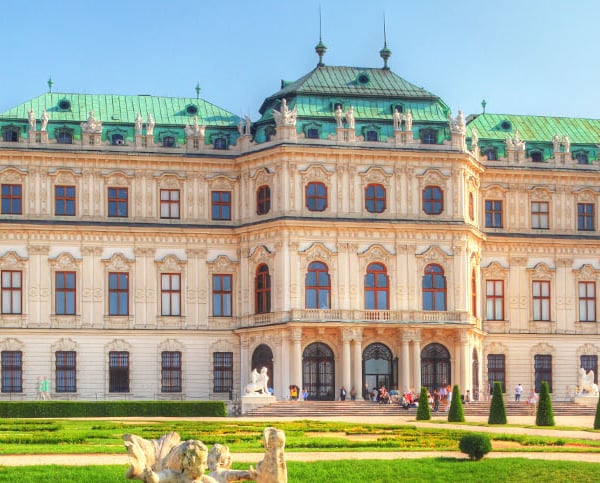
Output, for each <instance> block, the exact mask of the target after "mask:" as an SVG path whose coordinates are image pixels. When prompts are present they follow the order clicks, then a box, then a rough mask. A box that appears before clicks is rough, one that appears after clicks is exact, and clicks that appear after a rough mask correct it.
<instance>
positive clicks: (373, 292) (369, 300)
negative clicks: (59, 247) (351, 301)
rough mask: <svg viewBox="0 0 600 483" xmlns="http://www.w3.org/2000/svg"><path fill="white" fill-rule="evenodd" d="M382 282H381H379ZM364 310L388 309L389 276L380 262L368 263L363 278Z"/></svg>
mask: <svg viewBox="0 0 600 483" xmlns="http://www.w3.org/2000/svg"><path fill="white" fill-rule="evenodd" d="M381 282H383V283H381ZM364 298H365V302H364V304H365V310H389V309H390V277H389V275H388V271H387V267H386V266H385V265H384V264H383V263H381V262H373V263H369V265H368V266H367V269H366V270H365V278H364Z"/></svg>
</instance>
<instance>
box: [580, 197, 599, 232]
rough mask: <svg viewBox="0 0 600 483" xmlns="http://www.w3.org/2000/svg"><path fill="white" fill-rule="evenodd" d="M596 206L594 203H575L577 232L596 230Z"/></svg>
mask: <svg viewBox="0 0 600 483" xmlns="http://www.w3.org/2000/svg"><path fill="white" fill-rule="evenodd" d="M595 220H596V205H595V204H594V203H577V231H594V230H595V229H596V223H595Z"/></svg>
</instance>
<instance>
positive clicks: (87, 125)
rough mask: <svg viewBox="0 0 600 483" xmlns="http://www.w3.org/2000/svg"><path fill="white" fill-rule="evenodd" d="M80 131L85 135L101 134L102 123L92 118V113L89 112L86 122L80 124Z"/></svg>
mask: <svg viewBox="0 0 600 483" xmlns="http://www.w3.org/2000/svg"><path fill="white" fill-rule="evenodd" d="M80 126H81V130H82V131H83V132H84V133H87V134H100V133H101V132H102V123H101V122H100V121H96V119H95V118H94V111H93V110H91V111H90V116H89V117H88V118H87V121H86V122H82V123H81V124H80Z"/></svg>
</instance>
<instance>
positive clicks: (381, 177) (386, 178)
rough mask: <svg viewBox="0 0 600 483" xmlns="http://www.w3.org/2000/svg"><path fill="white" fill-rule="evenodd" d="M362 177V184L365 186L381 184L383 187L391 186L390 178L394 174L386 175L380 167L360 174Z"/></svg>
mask: <svg viewBox="0 0 600 483" xmlns="http://www.w3.org/2000/svg"><path fill="white" fill-rule="evenodd" d="M359 175H360V177H361V183H362V185H363V186H366V185H368V184H371V183H379V184H382V185H386V186H389V182H390V178H391V177H392V174H390V173H386V172H385V170H384V169H383V168H380V167H378V166H377V167H372V168H369V169H367V170H366V171H363V172H362V173H359Z"/></svg>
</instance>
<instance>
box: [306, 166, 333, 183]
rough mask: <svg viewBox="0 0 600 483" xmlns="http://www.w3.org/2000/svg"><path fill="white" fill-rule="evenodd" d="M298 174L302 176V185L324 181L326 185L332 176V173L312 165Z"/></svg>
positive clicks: (322, 167)
mask: <svg viewBox="0 0 600 483" xmlns="http://www.w3.org/2000/svg"><path fill="white" fill-rule="evenodd" d="M300 174H301V175H302V181H303V183H307V182H308V181H315V180H318V181H324V182H326V183H328V182H329V181H330V178H331V176H332V175H333V173H331V172H329V171H327V169H326V168H325V167H324V166H321V165H318V164H313V165H311V166H309V167H307V168H306V169H305V170H304V171H300Z"/></svg>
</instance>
